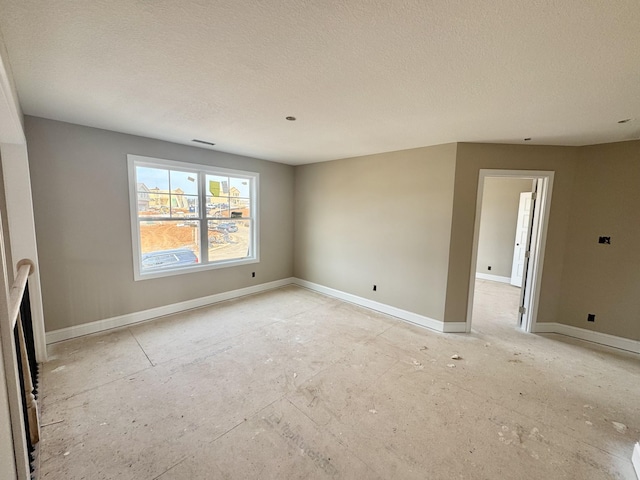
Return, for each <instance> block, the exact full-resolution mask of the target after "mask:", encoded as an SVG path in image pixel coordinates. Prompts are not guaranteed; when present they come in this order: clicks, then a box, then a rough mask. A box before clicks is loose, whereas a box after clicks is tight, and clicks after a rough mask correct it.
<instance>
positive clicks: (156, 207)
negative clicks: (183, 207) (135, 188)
mask: <svg viewBox="0 0 640 480" xmlns="http://www.w3.org/2000/svg"><path fill="white" fill-rule="evenodd" d="M169 204H170V202H169V195H167V194H166V193H157V192H156V191H155V190H152V191H150V192H149V193H141V192H138V216H139V217H168V216H169V213H170V211H171V209H170V208H169Z"/></svg>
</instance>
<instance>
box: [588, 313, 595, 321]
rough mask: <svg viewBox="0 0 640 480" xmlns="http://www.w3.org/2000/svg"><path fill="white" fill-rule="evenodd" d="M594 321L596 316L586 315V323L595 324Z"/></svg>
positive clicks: (593, 314) (592, 314)
mask: <svg viewBox="0 0 640 480" xmlns="http://www.w3.org/2000/svg"><path fill="white" fill-rule="evenodd" d="M595 321H596V314H595V313H588V314H587V322H595Z"/></svg>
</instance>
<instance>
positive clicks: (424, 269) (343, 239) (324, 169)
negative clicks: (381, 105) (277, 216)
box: [294, 144, 456, 320]
mask: <svg viewBox="0 0 640 480" xmlns="http://www.w3.org/2000/svg"><path fill="white" fill-rule="evenodd" d="M455 155H456V146H455V145H454V144H450V145H440V146H436V147H427V148H418V149H414V150H405V151H401V152H391V153H384V154H380V155H371V156H366V157H358V158H351V159H344V160H337V161H333V162H325V163H316V164H312V165H304V166H299V167H297V168H296V190H295V198H296V210H295V222H294V224H295V275H296V277H299V278H301V279H304V280H308V281H311V282H314V283H318V284H320V285H325V286H328V287H331V288H335V289H338V290H341V291H344V292H348V293H351V294H354V295H358V296H361V297H364V298H368V299H372V300H376V301H379V302H382V303H385V304H388V305H392V306H394V307H398V308H402V309H405V310H409V311H411V312H415V313H418V314H421V315H425V316H427V317H430V318H434V319H437V320H442V319H443V317H444V300H445V295H446V286H447V264H448V257H449V240H450V232H451V211H452V202H453V185H454V172H455ZM373 284H376V285H377V287H378V291H377V292H373V291H372V286H373Z"/></svg>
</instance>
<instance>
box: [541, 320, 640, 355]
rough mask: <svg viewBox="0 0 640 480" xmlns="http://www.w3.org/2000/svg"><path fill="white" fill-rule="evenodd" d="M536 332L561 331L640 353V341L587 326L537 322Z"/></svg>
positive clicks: (562, 333) (570, 335) (560, 332)
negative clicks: (587, 327)
mask: <svg viewBox="0 0 640 480" xmlns="http://www.w3.org/2000/svg"><path fill="white" fill-rule="evenodd" d="M535 333H559V334H561V335H567V336H568V337H575V338H579V339H580V340H586V341H587V342H593V343H599V344H601V345H606V346H608V347H614V348H619V349H621V350H628V351H629V352H634V353H640V341H638V340H632V339H630V338H623V337H616V336H615V335H609V334H608V333H600V332H594V331H593V330H587V329H585V328H578V327H573V326H571V325H564V324H562V323H550V322H549V323H536V327H535Z"/></svg>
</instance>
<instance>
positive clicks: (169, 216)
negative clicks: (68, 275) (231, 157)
mask: <svg viewBox="0 0 640 480" xmlns="http://www.w3.org/2000/svg"><path fill="white" fill-rule="evenodd" d="M127 159H128V164H129V197H130V203H131V229H132V235H133V253H134V255H133V258H134V261H133V264H134V276H135V279H136V280H142V279H145V278H156V277H161V276H166V275H175V274H178V273H187V272H193V271H197V270H205V269H211V268H221V267H228V266H234V265H240V264H245V263H255V262H257V261H258V242H257V238H258V221H257V218H256V213H257V211H258V209H257V197H258V196H257V191H258V174H257V173H252V172H243V171H237V170H228V169H224V168H217V167H209V166H206V165H197V164H192V163H183V162H174V161H170V160H160V159H156V158H149V157H141V156H138V155H128V156H127Z"/></svg>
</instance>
